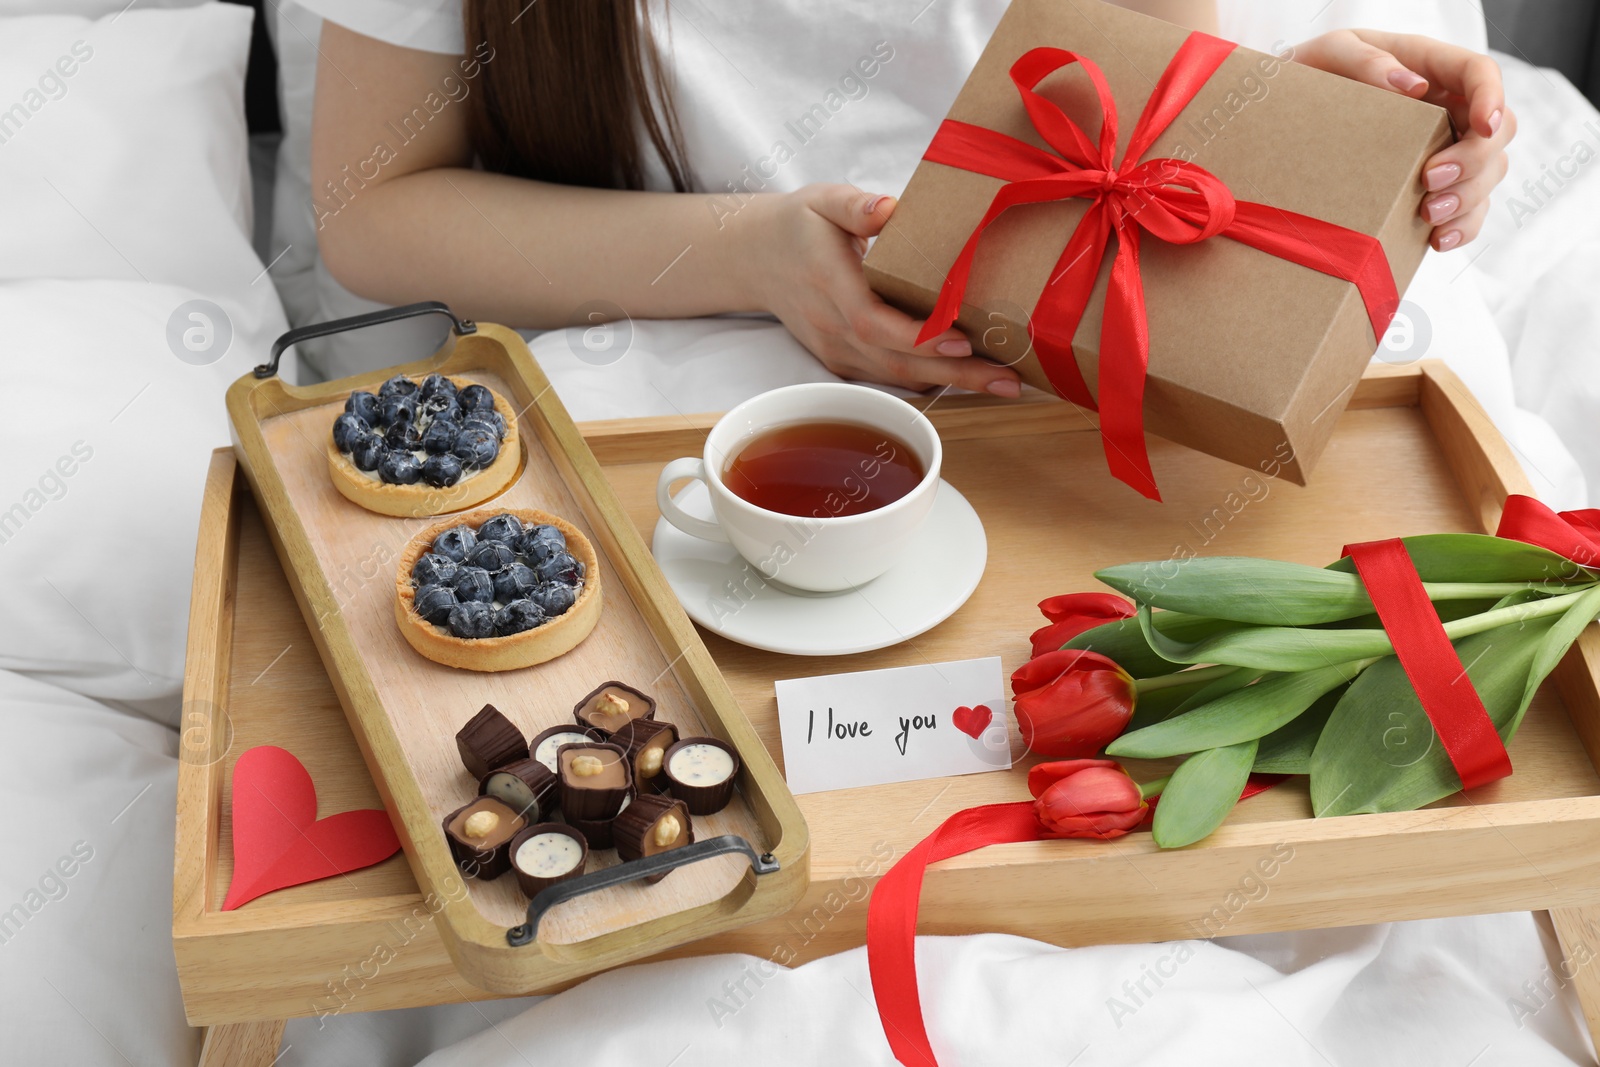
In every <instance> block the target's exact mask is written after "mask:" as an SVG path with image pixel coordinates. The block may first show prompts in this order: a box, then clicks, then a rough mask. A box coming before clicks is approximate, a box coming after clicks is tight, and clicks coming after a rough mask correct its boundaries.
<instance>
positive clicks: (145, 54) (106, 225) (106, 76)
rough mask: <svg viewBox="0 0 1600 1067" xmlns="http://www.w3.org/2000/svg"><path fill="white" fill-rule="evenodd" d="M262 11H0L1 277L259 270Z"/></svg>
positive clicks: (189, 277)
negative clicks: (257, 19)
mask: <svg viewBox="0 0 1600 1067" xmlns="http://www.w3.org/2000/svg"><path fill="white" fill-rule="evenodd" d="M251 17H252V13H251V11H250V9H248V8H244V7H240V6H238V5H235V4H220V3H219V4H206V5H204V6H201V7H196V8H189V9H183V10H153V11H145V10H141V9H140V8H138V7H135V8H132V9H131V10H128V11H126V12H125V13H123V14H122V15H120V16H111V17H108V18H104V19H100V20H98V21H93V22H91V21H89V20H87V19H83V18H73V17H68V16H56V15H36V16H26V17H21V18H14V19H7V20H5V21H4V22H3V23H0V139H3V140H0V152H3V153H4V165H3V166H0V233H3V234H5V240H4V241H0V278H31V277H57V278H124V279H138V280H142V281H150V282H163V283H168V284H173V285H184V286H188V287H189V288H193V289H208V288H215V287H216V286H218V285H224V286H226V285H239V286H244V285H248V284H250V282H251V280H252V278H253V277H254V276H255V275H256V273H257V272H259V271H260V269H261V268H260V267H259V266H258V265H254V264H255V256H254V254H253V253H252V251H251V249H250V237H249V235H250V221H251V210H250V174H249V167H248V163H247V155H246V144H247V134H246V130H245V124H244V94H243V84H244V70H245V59H246V56H247V54H248V51H249V44H250V22H251Z"/></svg>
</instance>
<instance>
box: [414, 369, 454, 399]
mask: <svg viewBox="0 0 1600 1067" xmlns="http://www.w3.org/2000/svg"><path fill="white" fill-rule="evenodd" d="M418 393H419V394H420V395H421V397H422V399H424V400H427V399H428V398H429V397H435V396H448V397H451V398H454V397H455V395H456V383H455V382H452V381H451V380H450V379H449V378H446V377H445V376H444V375H442V374H430V375H428V376H427V377H426V378H424V379H422V388H421V389H420V390H418Z"/></svg>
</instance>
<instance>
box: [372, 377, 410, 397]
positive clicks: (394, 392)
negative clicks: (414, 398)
mask: <svg viewBox="0 0 1600 1067" xmlns="http://www.w3.org/2000/svg"><path fill="white" fill-rule="evenodd" d="M416 391H417V383H416V382H414V381H412V380H411V379H410V378H407V377H406V376H405V375H404V374H396V375H395V376H394V377H393V378H390V379H389V380H388V381H386V382H384V383H383V385H382V386H381V387H379V389H378V396H380V397H383V398H385V399H387V398H389V397H391V396H410V395H411V394H412V393H415V392H416Z"/></svg>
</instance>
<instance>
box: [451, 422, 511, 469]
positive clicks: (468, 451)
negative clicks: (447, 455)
mask: <svg viewBox="0 0 1600 1067" xmlns="http://www.w3.org/2000/svg"><path fill="white" fill-rule="evenodd" d="M450 451H451V454H453V455H454V456H455V457H456V458H457V459H459V460H460V461H461V465H462V466H463V467H487V466H488V465H489V464H491V463H493V462H494V461H495V457H496V456H498V455H499V454H500V442H499V441H496V440H495V439H494V434H492V433H490V432H489V431H488V430H481V429H473V430H462V431H461V432H460V433H459V434H457V435H456V444H455V447H454V448H453V449H451V450H450Z"/></svg>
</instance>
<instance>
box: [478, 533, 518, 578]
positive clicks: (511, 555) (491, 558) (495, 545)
mask: <svg viewBox="0 0 1600 1067" xmlns="http://www.w3.org/2000/svg"><path fill="white" fill-rule="evenodd" d="M516 558H517V554H516V553H515V552H513V551H511V548H510V547H509V546H507V545H502V544H501V543H500V542H499V541H485V540H484V539H483V531H482V530H479V531H478V547H477V548H474V549H473V550H472V553H471V554H470V555H469V556H467V562H468V563H470V564H472V565H473V566H474V567H482V568H483V569H484V570H486V571H488V572H489V573H490V574H495V573H498V572H499V571H503V570H505V569H506V568H507V567H509V566H511V563H512V561H513V560H515V559H516Z"/></svg>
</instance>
